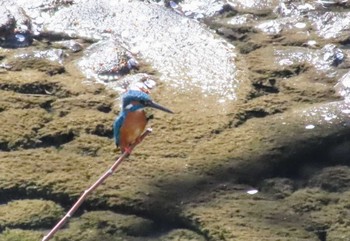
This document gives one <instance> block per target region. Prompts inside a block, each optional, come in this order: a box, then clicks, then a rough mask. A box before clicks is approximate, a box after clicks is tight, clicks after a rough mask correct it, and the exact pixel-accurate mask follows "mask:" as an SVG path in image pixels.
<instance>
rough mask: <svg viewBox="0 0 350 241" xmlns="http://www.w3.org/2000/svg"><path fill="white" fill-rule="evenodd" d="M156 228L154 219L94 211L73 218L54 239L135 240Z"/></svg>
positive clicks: (58, 240) (57, 240)
mask: <svg viewBox="0 0 350 241" xmlns="http://www.w3.org/2000/svg"><path fill="white" fill-rule="evenodd" d="M155 228H156V225H155V224H154V223H153V221H151V220H149V219H145V218H141V217H138V216H135V215H123V214H117V213H114V212H112V211H92V212H87V213H85V214H83V215H82V216H81V217H79V218H75V219H73V220H72V222H71V223H70V225H69V228H67V229H65V230H63V231H62V232H60V233H58V235H57V237H55V239H54V240H56V241H68V240H69V241H73V240H77V241H78V240H79V241H81V240H84V241H90V240H91V241H92V240H104V241H107V240H108V241H109V240H110V241H112V240H113V241H117V240H133V238H132V237H135V238H136V237H140V236H148V235H151V234H152V233H154V232H155ZM126 237H130V238H126Z"/></svg>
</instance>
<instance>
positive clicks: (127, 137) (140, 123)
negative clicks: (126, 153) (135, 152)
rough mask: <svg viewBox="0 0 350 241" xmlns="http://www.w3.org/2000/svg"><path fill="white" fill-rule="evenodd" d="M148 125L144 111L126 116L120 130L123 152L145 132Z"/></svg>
mask: <svg viewBox="0 0 350 241" xmlns="http://www.w3.org/2000/svg"><path fill="white" fill-rule="evenodd" d="M146 124H147V119H146V114H145V112H144V111H143V110H138V111H133V112H129V113H128V114H127V115H126V117H125V120H124V123H123V125H122V127H121V128H120V147H121V149H122V150H124V148H125V147H128V146H129V145H131V144H133V143H134V142H135V141H136V139H137V138H138V137H139V136H140V135H141V134H142V132H143V131H144V130H145V127H146Z"/></svg>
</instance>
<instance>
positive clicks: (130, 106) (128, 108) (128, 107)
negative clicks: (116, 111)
mask: <svg viewBox="0 0 350 241" xmlns="http://www.w3.org/2000/svg"><path fill="white" fill-rule="evenodd" d="M133 106H134V105H133V104H128V105H127V106H125V109H127V110H130V109H131V108H132V107H133Z"/></svg>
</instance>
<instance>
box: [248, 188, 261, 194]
mask: <svg viewBox="0 0 350 241" xmlns="http://www.w3.org/2000/svg"><path fill="white" fill-rule="evenodd" d="M258 192H259V191H258V190H256V189H252V190H248V191H247V193H248V194H250V195H254V194H257V193H258Z"/></svg>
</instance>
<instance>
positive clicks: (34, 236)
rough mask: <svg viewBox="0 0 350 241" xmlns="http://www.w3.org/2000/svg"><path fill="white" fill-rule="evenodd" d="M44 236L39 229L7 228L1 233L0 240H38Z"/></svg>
mask: <svg viewBox="0 0 350 241" xmlns="http://www.w3.org/2000/svg"><path fill="white" fill-rule="evenodd" d="M42 236H43V235H42V233H41V232H38V231H29V230H21V229H8V228H7V229H5V230H4V231H3V232H2V233H1V234H0V241H38V240H41V238H42Z"/></svg>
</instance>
